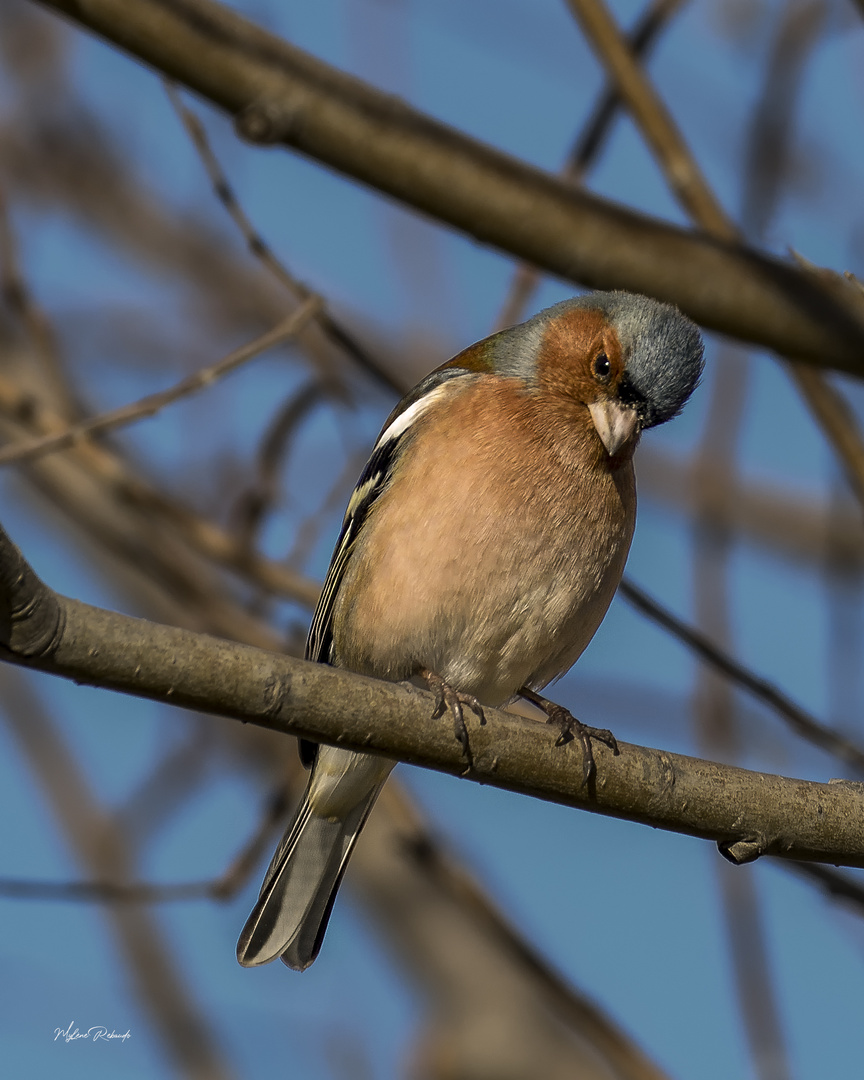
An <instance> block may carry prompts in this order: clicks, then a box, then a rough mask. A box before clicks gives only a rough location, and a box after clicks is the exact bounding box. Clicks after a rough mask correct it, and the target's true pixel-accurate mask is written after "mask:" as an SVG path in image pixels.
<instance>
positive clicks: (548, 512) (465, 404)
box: [334, 378, 635, 704]
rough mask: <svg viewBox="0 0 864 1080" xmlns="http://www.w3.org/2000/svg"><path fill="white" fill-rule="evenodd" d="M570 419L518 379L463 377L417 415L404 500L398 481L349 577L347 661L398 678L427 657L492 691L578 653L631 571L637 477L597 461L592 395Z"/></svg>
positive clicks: (337, 621) (339, 637) (466, 682)
mask: <svg viewBox="0 0 864 1080" xmlns="http://www.w3.org/2000/svg"><path fill="white" fill-rule="evenodd" d="M459 382H461V380H456V381H455V383H456V384H458V383H459ZM561 423H562V420H561V419H560V417H555V416H552V417H550V416H549V415H548V408H547V404H546V402H545V401H544V399H543V397H542V396H541V395H538V394H535V393H533V392H529V391H528V390H526V388H525V386H524V384H523V383H522V382H521V380H518V379H513V378H489V379H480V380H476V381H475V380H467V381H466V383H465V385H464V386H459V385H455V384H454V387H453V390H452V398H450V400H448V402H447V405H446V408H440V409H438V410H436V411H434V412H430V413H428V414H426V415H424V416H422V417H420V418H419V419H418V421H417V423H416V425H414V427H413V428H412V431H411V433H410V434H409V436H408V441H407V444H406V446H405V449H404V451H403V452H402V453H401V456H400V463H399V475H398V498H397V497H396V487H397V485H396V483H395V480H396V479H397V478H394V485H393V487H392V488H391V489H389V490H385V491H384V492H383V493H382V494H381V495H380V496H379V498H378V500H377V501H376V503H375V505H374V506H373V508H372V510H371V511H370V514H369V518H368V519H367V521H366V523H365V525H364V528H363V533H362V536H361V538H360V540H359V541H358V545H357V548H356V549H355V551H354V553H353V554H352V557H351V559H350V562H349V565H348V567H347V569H346V574H345V578H344V580H343V583H342V586H341V588H340V590H339V595H338V598H337V601H336V609H335V612H334V658H335V660H336V662H337V663H338V664H340V665H343V666H345V667H349V668H352V669H353V670H357V671H361V672H364V673H366V674H370V675H376V676H378V677H380V678H391V679H399V678H406V677H408V676H409V675H411V674H413V673H414V671H415V670H416V669H417V668H419V667H428V668H430V669H432V670H434V671H436V672H438V673H440V674H441V675H442V676H443V677H445V678H446V679H448V681H450V682H451V683H452V685H453V686H454V687H456V688H458V689H461V690H465V691H468V692H471V693H475V694H477V695H478V696H480V697H481V698H482V699H483V700H485V701H487V702H488V703H490V704H494V703H499V702H502V701H504V700H507V699H508V698H509V697H510V696H512V695H513V694H514V693H515V692H516V691H517V690H518V689H519V687H520V686H521V685H523V684H524V683H526V682H529V681H532V682H535V683H539V684H542V683H544V682H546V681H548V680H549V679H550V678H553V677H554V676H555V675H557V674H559V673H560V671H562V670H566V668H567V667H569V666H570V664H572V663H573V662H574V661H575V659H576V657H577V656H578V655H579V653H581V651H582V649H583V648H584V647H585V645H586V644H587V643H588V641H589V640H590V638H591V637H592V635H593V634H594V632H595V630H596V628H597V626H598V625H599V623H600V620H601V619H602V617H603V615H604V614H605V611H606V608H607V607H608V604H609V602H610V600H611V598H612V595H613V594H614V591H615V588H616V587H617V584H618V581H619V580H620V577H621V572H622V569H623V565H624V560H625V559H626V555H627V551H628V549H629V545H630V539H631V537H632V532H633V524H634V519H635V489H634V486H633V481H632V468H630V467H629V466H628V467H624V468H620V469H618V470H617V471H615V472H610V471H609V470H608V469H606V468H600V467H598V464H597V462H598V461H599V458H598V457H597V455H596V452H595V451H596V445H595V444H596V443H597V442H598V441H599V440H598V439H597V436H596V432H595V431H594V430H593V426H592V424H591V420H590V415H589V413H588V410H587V408H586V407H585V406H584V405H580V410H579V411H578V412H576V413H575V416H571V415H568V416H567V418H566V421H564V423H565V429H564V430H557V431H556V430H555V428H556V426H560V425H561ZM562 448H563V449H562ZM601 449H602V446H601ZM370 566H374V567H375V568H376V569H375V572H374V574H370V573H368V572H364V571H363V567H370ZM559 641H560V643H559Z"/></svg>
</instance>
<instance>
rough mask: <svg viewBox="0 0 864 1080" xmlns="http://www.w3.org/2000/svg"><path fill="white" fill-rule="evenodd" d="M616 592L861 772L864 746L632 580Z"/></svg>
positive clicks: (803, 733) (794, 727)
mask: <svg viewBox="0 0 864 1080" xmlns="http://www.w3.org/2000/svg"><path fill="white" fill-rule="evenodd" d="M619 592H620V593H621V595H622V596H623V597H624V598H625V599H626V600H627V601H628V602H629V603H631V604H632V605H633V606H634V607H635V608H637V610H639V611H641V612H642V613H643V615H647V616H648V618H649V619H651V620H652V622H656V623H657V625H658V626H662V627H663V629H664V630H666V631H668V632H669V633H670V634H672V636H673V637H675V638H676V639H677V640H678V641H680V642H681V643H682V644H683V645H686V646H687V648H688V649H690V650H691V651H692V652H694V653H696V655H697V656H699V657H700V658H701V659H702V660H704V661H705V662H706V663H707V664H710V665H711V667H713V668H714V669H715V670H717V671H719V672H721V673H722V674H724V675H725V676H727V678H729V679H731V680H732V681H733V682H734V683H736V684H737V685H738V686H740V687H741V688H742V689H745V690H747V691H748V692H749V693H751V694H752V695H753V696H754V697H755V698H757V700H759V701H761V702H763V703H764V704H765V705H767V706H768V707H769V708H770V709H772V710H773V711H774V712H775V713H777V715H778V716H780V717H782V718H783V719H784V720H785V721H786V722H787V723H788V724H789V726H790V727H791V728H792V730H793V731H795V732H796V733H797V734H798V735H800V736H801V738H803V739H806V740H807V741H808V742H810V743H812V744H813V745H814V746H818V747H819V748H820V749H821V750H824V751H826V753H829V754H834V755H835V757H838V758H839V759H840V760H841V761H845V762H846V763H847V764H848V765H851V766H852V768H854V769H855V770H856V772H864V748H862V747H859V746H857V745H856V744H855V743H853V742H852V741H851V740H849V739H847V738H845V736H843V735H839V734H838V733H837V732H836V731H834V730H832V729H831V728H829V727H827V726H826V725H825V724H823V723H821V722H820V721H819V720H817V719H816V718H815V717H814V716H812V715H811V714H810V713H808V712H807V711H806V710H805V709H802V708H801V706H800V705H796V704H795V702H794V701H792V700H791V698H789V697H787V696H786V694H784V693H783V692H782V690H778V689H777V687H776V686H773V685H772V684H771V683H770V682H768V680H767V679H763V678H761V677H760V676H759V675H756V674H755V673H754V672H753V671H751V670H750V669H749V668H747V667H745V666H744V665H743V664H741V663H739V662H738V661H737V660H735V659H734V658H733V657H731V656H730V655H729V654H728V653H727V652H725V651H724V650H723V649H721V648H719V647H718V646H717V645H715V644H714V642H712V641H711V640H710V639H709V638H708V637H706V636H705V635H704V634H702V633H701V632H700V631H699V630H696V629H695V628H694V627H692V626H688V624H687V623H686V622H684V620H683V619H679V618H678V617H677V616H676V615H673V614H672V612H670V611H669V610H668V609H666V608H664V607H662V606H661V605H660V604H658V603H657V602H656V601H655V600H653V599H652V598H651V597H650V596H649V595H648V594H647V593H646V592H644V591H643V590H642V589H640V588H639V586H638V585H635V584H634V583H633V582H632V581H630V580H625V581H623V582H622V584H621V586H620V588H619Z"/></svg>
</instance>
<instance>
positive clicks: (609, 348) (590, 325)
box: [537, 308, 624, 405]
mask: <svg viewBox="0 0 864 1080" xmlns="http://www.w3.org/2000/svg"><path fill="white" fill-rule="evenodd" d="M601 353H602V354H605V356H606V357H607V359H608V360H609V364H610V370H609V377H608V378H607V379H606V380H604V381H601V380H598V378H597V377H596V374H595V372H594V367H593V365H594V362H595V360H596V359H597V358H598V357H599V356H600V354H601ZM623 371H624V364H623V361H622V356H621V345H620V343H619V341H618V335H617V334H616V333H615V330H614V329H613V328H612V326H611V325H610V324H609V322H608V320H607V318H606V316H605V315H604V314H603V313H602V312H599V311H584V310H582V309H579V308H577V309H575V310H573V311H568V312H567V313H566V314H564V315H562V316H560V317H559V318H557V319H555V320H554V321H553V322H551V323H550V324H549V327H548V328H547V330H546V333H545V334H544V336H543V341H542V342H541V345H540V348H539V350H538V353H537V378H538V382H539V383H540V385H541V386H542V387H543V389H544V390H546V391H547V392H550V393H553V394H557V395H560V396H561V397H564V398H569V399H571V400H572V399H574V398H575V399H576V400H577V401H581V402H584V404H586V405H590V404H592V403H593V402H595V401H596V400H598V398H601V397H606V396H608V395H609V391H610V390H611V391H612V393H613V394H614V387H616V386H617V385H618V383H619V381H620V379H621V377H622V375H623Z"/></svg>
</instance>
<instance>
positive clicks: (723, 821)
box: [0, 530, 864, 867]
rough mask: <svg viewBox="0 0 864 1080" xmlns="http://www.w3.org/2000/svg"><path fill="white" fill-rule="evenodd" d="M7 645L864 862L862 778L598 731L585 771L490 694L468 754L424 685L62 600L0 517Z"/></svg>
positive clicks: (495, 774)
mask: <svg viewBox="0 0 864 1080" xmlns="http://www.w3.org/2000/svg"><path fill="white" fill-rule="evenodd" d="M0 652H2V655H3V659H6V660H8V661H10V662H12V663H17V664H21V665H23V666H26V667H30V668H36V669H38V670H40V671H45V672H48V673H50V674H54V675H60V676H63V677H65V678H68V679H73V680H74V681H76V682H79V683H87V684H91V685H97V686H102V687H105V688H107V689H112V690H119V691H122V692H124V693H129V694H135V695H137V696H139V697H146V698H151V699H153V700H158V701H162V702H167V703H169V704H174V705H177V706H180V707H182V708H191V709H196V710H199V711H204V712H209V713H216V714H220V715H223V716H229V717H233V718H235V719H238V720H242V721H244V722H249V723H253V724H257V725H259V726H261V727H266V728H270V729H272V730H276V731H282V732H285V733H287V734H291V735H299V736H302V737H304V738H312V739H316V740H318V741H321V742H326V743H333V744H338V745H342V746H346V747H349V748H351V749H355V750H367V751H371V752H374V753H380V754H384V755H386V756H388V757H392V758H396V759H398V760H401V761H406V762H409V763H411V764H414V765H422V766H424V767H426V768H431V769H436V770H438V771H440V772H446V773H450V774H452V775H457V776H462V775H465V776H467V777H469V778H470V779H473V780H475V781H477V782H479V783H485V784H491V785H493V786H495V787H500V788H504V789H506V790H509V791H517V792H521V793H523V794H526V795H533V796H535V797H538V798H542V799H547V800H549V801H551V802H558V803H562V804H564V805H566V806H574V807H579V808H581V809H585V810H591V811H592V812H595V813H601V814H606V815H609V816H612V817H619V818H624V819H627V820H629V821H637V822H641V823H642V824H645V825H651V826H654V827H656V828H663V829H668V830H670V831H673V832H679V833H684V834H686V835H689V836H696V837H701V838H703V839H709V840H714V841H716V842H717V843H718V845H719V847H720V850H721V852H722V853H723V854H724V855H725V856H726V857H727V858H729V859H730V860H731V861H733V862H737V863H741V862H749V861H752V860H753V859H755V858H758V857H759V856H760V855H776V856H782V857H785V858H791V859H803V860H812V861H816V862H829V863H834V864H837V865H841V864H842V865H845V866H859V867H864V812H862V807H864V803H862V796H864V784H859V783H854V782H851V781H835V782H832V783H829V784H818V783H812V782H810V781H805V780H794V779H787V778H785V777H780V776H770V775H765V774H762V773H754V772H750V771H748V770H745V769H737V768H733V767H731V766H726V765H720V764H716V763H713V762H708V761H701V760H699V759H696V758H690V757H685V756H683V755H680V754H670V753H667V752H665V751H660V750H652V749H648V748H646V747H640V746H633V745H630V744H626V743H625V744H621V754H620V756H619V757H617V758H613V757H612V755H611V752H609V751H607V750H606V749H605V748H604V747H602V746H598V747H597V749H596V750H595V755H596V757H597V763H598V780H597V782H596V785H592V786H591V787H590V788H588V789H586V788H583V787H582V785H581V776H582V762H581V754H580V750H579V748H578V743H576V742H575V741H574V742H573V743H570V744H569V745H568V746H566V747H563V748H560V747H559V748H556V747H555V746H554V745H553V743H554V740H553V739H552V738H551V737H550V733H549V730H548V728H546V726H545V725H542V724H538V723H536V722H534V721H530V720H523V719H521V718H516V717H513V716H510V715H508V714H506V713H503V712H500V711H499V710H496V709H488V710H487V714H486V723H485V725H483V726H480V725H479V723H478V724H476V725H475V724H472V727H471V732H470V738H471V747H472V751H473V756H474V764H473V767H472V768H471V769H470V771H468V770H467V769H466V763H465V759H464V758H463V757H462V754H461V749H460V747H459V745H458V743H457V742H456V741H455V740H454V739H453V736H452V730H451V726H450V725H449V724H447V723H441V722H438V721H433V720H432V719H431V716H432V711H433V699H432V696H431V695H429V694H426V693H423V692H420V691H417V690H415V689H414V688H413V687H410V686H406V685H402V684H397V685H394V684H392V683H386V682H380V681H377V680H375V679H367V678H363V677H362V676H359V675H354V674H352V673H350V672H346V671H339V670H337V669H335V668H330V667H326V666H324V665H321V664H310V663H306V662H305V661H301V660H295V659H293V658H291V657H287V656H282V655H279V654H277V653H270V652H266V651H264V650H261V649H255V648H252V647H251V646H247V645H241V644H239V643H236V642H231V641H223V640H220V639H218V638H212V637H209V636H208V635H205V634H195V633H193V632H191V631H188V630H180V629H177V628H174V627H170V626H162V625H159V624H157V623H151V622H147V621H145V620H142V619H133V618H131V617H129V616H126V615H120V614H116V613H114V612H110V611H105V610H103V609H101V608H95V607H91V606H89V605H87V604H84V603H81V602H80V601H77V600H70V599H68V598H66V597H62V596H60V595H59V594H57V593H55V592H53V591H52V590H51V589H49V588H48V587H47V586H45V585H44V584H43V583H42V582H41V581H40V580H39V578H38V577H37V576H36V574H35V573H34V572H33V570H32V569H31V568H30V567H29V566H28V565H27V563H26V561H25V560H24V558H23V556H22V555H21V553H20V552H19V551H18V549H17V548H16V547H15V546H14V545H13V544H12V542H11V541H10V540H9V538H8V536H7V535H6V534H5V532H2V530H0Z"/></svg>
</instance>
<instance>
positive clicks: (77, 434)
mask: <svg viewBox="0 0 864 1080" xmlns="http://www.w3.org/2000/svg"><path fill="white" fill-rule="evenodd" d="M320 303H321V301H320V300H319V299H318V298H317V297H314V298H312V299H310V300H307V301H306V302H305V303H304V304H303V306H302V307H300V308H298V309H297V311H295V312H293V313H292V314H291V315H289V316H288V318H287V319H285V320H284V321H283V322H281V323H280V324H279V326H277V327H275V328H274V329H273V330H270V331H268V333H266V334H262V335H261V337H259V338H256V339H255V341H252V342H250V343H249V344H248V345H244V346H242V347H241V348H239V349H235V350H234V351H233V352H232V353H229V354H228V356H225V357H223V358H222V359H221V360H219V361H218V362H217V363H215V364H211V365H210V366H209V367H206V368H202V369H201V370H200V371H196V372H195V374H194V375H189V376H187V378H185V379H182V380H181V381H180V382H179V383H176V384H175V385H174V386H172V387H170V388H169V389H168V390H161V391H159V393H157V394H148V396H147V397H144V398H141V399H140V400H138V401H133V402H131V403H130V404H128V405H121V406H120V408H118V409H112V410H111V411H110V412H106V413H102V414H101V415H100V416H95V417H93V418H91V419H90V420H84V421H82V422H81V423H78V424H74V425H73V426H72V427H70V428H67V429H66V431H64V432H60V433H58V434H56V435H47V436H45V437H44V438H41V439H34V440H33V441H32V442H29V443H25V444H24V445H23V446H16V445H13V446H7V447H6V448H5V449H4V450H0V466H2V465H12V464H18V463H20V462H24V461H32V460H33V459H34V458H37V457H41V456H42V455H43V454H49V453H53V452H55V451H57V450H64V449H66V447H68V446H73V445H74V444H75V443H76V442H79V441H80V440H82V439H86V438H88V437H90V436H93V435H97V434H100V433H104V432H106V431H112V430H114V429H116V428H119V427H123V426H125V425H127V424H131V423H133V422H135V421H136V420H141V419H143V418H144V417H147V416H154V415H155V414H156V413H157V412H159V411H160V410H161V409H164V408H166V407H167V406H168V405H172V404H173V403H174V402H175V401H179V400H180V399H181V398H184V397H188V396H189V395H190V394H194V393H196V392H197V391H199V390H203V389H204V387H206V386H209V385H211V384H212V383H214V382H216V381H217V380H218V379H221V378H222V377H223V376H225V375H227V374H229V372H231V371H234V369H235V368H238V367H240V366H241V365H242V364H245V363H247V362H248V361H249V360H251V359H253V358H254V357H256V356H259V355H260V354H261V353H262V352H264V351H265V350H266V349H272V348H273V347H274V346H276V345H281V344H283V343H284V342H285V341H288V340H290V339H291V338H292V337H294V336H295V335H296V334H298V333H299V332H300V330H302V328H303V326H304V325H305V324H306V323H307V322H308V321H309V319H311V318H312V317H313V316H314V314H315V311H316V310H317V308H318V307H319V305H320Z"/></svg>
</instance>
